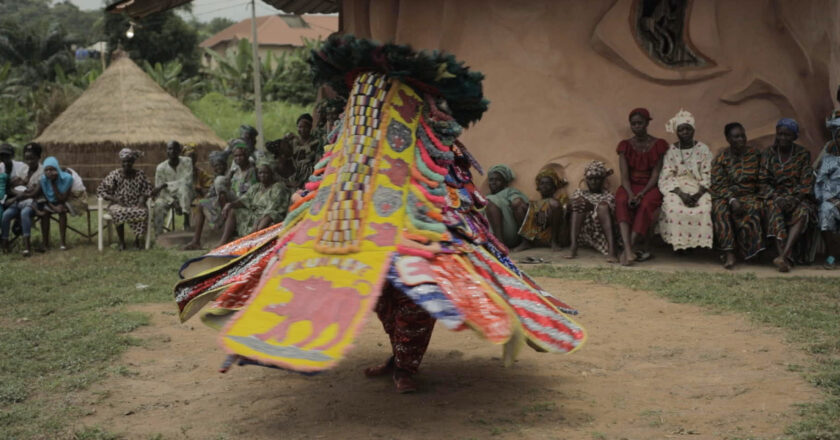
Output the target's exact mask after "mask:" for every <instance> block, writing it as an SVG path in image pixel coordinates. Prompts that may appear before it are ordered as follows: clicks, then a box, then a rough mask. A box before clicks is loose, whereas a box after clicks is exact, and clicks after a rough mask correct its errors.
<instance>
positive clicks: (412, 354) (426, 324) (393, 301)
mask: <svg viewBox="0 0 840 440" xmlns="http://www.w3.org/2000/svg"><path fill="white" fill-rule="evenodd" d="M375 310H376V315H377V316H379V320H380V321H382V327H384V328H385V333H388V337H389V338H390V339H391V350H392V351H393V354H394V363H395V365H396V366H397V367H398V368H402V369H403V370H406V371H409V372H411V373H416V372H417V369H418V368H420V362H421V361H422V360H423V355H424V354H426V348H428V346H429V339H431V337H432V330H434V328H435V319H434V318H432V317H431V316H430V315H429V314H428V313H427V312H426V311H425V310H423V309H422V308H421V307H420V306H418V305H417V304H415V303H414V301H412V300H411V299H410V298H409V297H407V296H405V294H403V293H402V292H400V291H399V290H397V289H395V288H394V287H393V286H391V285H390V284H386V285H385V287H384V289H383V290H382V296H380V297H379V302H377V303H376V308H375Z"/></svg>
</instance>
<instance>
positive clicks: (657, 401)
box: [78, 279, 819, 439]
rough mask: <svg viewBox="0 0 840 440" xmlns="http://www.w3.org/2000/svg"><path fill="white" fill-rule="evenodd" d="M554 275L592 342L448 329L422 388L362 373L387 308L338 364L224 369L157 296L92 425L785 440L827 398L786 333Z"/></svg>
mask: <svg viewBox="0 0 840 440" xmlns="http://www.w3.org/2000/svg"><path fill="white" fill-rule="evenodd" d="M540 281H541V283H542V284H543V286H544V287H546V288H547V290H549V291H552V292H557V293H562V294H560V295H559V296H560V297H561V298H563V299H565V300H567V301H569V302H570V303H571V304H573V305H575V306H576V307H578V308H579V309H580V310H581V315H580V317H579V321H580V322H581V323H582V324H583V325H584V326H585V327H586V329H587V330H588V332H589V341H588V342H587V344H586V345H585V346H584V347H583V348H582V349H581V350H579V351H578V352H576V353H573V354H571V355H566V356H560V355H546V354H540V353H536V352H533V351H531V350H529V349H526V350H523V353H522V356H521V357H520V359H519V360H518V361H517V362H516V364H515V365H514V366H513V367H511V368H504V367H503V366H502V364H501V361H500V359H499V355H500V353H501V349H500V348H499V347H495V346H492V345H491V344H489V343H487V342H485V341H483V340H481V339H479V338H478V337H477V336H475V335H474V334H473V333H471V332H460V333H455V332H451V331H448V330H446V329H444V328H442V327H441V326H438V328H437V329H436V330H435V334H434V337H433V338H432V342H431V345H430V348H429V351H428V354H427V355H426V358H425V360H424V362H423V366H422V369H421V373H420V374H419V376H418V381H419V382H420V385H421V387H422V388H421V391H420V392H418V393H416V394H413V395H398V394H396V393H395V392H394V388H393V385H392V383H391V381H390V380H389V379H387V378H380V379H366V378H364V377H363V376H362V374H361V372H362V369H363V368H364V367H366V366H369V365H373V364H376V363H379V362H380V361H382V360H384V359H385V358H386V356H387V355H388V350H387V345H386V344H387V340H386V337H385V335H384V333H383V332H382V331H381V328H380V326H379V323H378V321H377V320H376V318H375V316H371V319H369V321H368V322H367V324H366V325H365V328H364V330H363V331H362V333H361V335H360V336H359V338H358V346H357V347H356V348H355V349H354V350H352V351H351V352H350V355H349V358H348V359H346V360H345V361H344V362H342V363H341V364H340V365H339V366H338V367H337V368H335V369H334V370H331V371H329V372H326V373H323V374H320V375H317V376H313V377H306V376H303V375H299V374H295V373H290V372H285V371H281V370H275V369H268V368H261V367H254V366H248V367H235V368H234V369H232V370H231V371H230V372H228V373H227V374H225V375H222V374H219V373H217V372H216V368H217V366H218V365H219V363H220V362H221V360H222V358H223V354H222V352H221V351H220V349H219V348H218V347H217V346H216V338H215V333H214V332H213V331H212V330H210V329H208V328H205V327H204V326H203V325H202V324H201V323H200V322H198V321H195V322H188V323H187V324H179V323H178V321H177V318H176V316H175V313H174V305H171V304H154V305H146V306H142V307H140V308H139V309H140V310H142V311H145V312H148V313H150V314H151V317H152V321H151V325H150V326H147V327H143V328H141V329H139V330H137V331H136V332H135V334H136V336H137V337H139V338H142V339H143V340H144V343H143V344H141V345H140V346H139V347H136V348H132V349H130V350H129V351H128V352H127V353H126V354H125V355H124V356H122V358H121V359H119V360H118V361H117V365H116V371H119V372H120V374H115V375H114V377H113V378H112V379H109V380H106V381H105V382H102V383H100V384H98V385H97V386H95V387H94V389H93V390H91V392H90V393H89V394H88V395H87V396H86V397H85V399H84V400H85V401H84V402H82V404H84V405H87V406H88V408H89V412H90V415H89V416H87V417H85V418H83V419H82V420H79V421H78V425H79V427H81V426H84V425H88V426H91V425H98V426H100V427H103V428H106V429H108V430H109V431H112V432H117V433H121V434H124V435H125V436H126V437H127V438H130V439H134V438H138V439H148V438H161V437H162V438H166V439H186V438H189V439H278V438H282V439H369V438H372V439H379V438H381V439H428V438H445V439H483V438H490V437H493V438H500V439H664V438H686V439H725V438H748V437H749V438H752V437H756V438H774V437H777V436H779V435H780V434H782V432H783V430H784V428H785V426H787V425H788V424H789V423H790V422H791V421H793V420H794V419H793V418H794V417H795V412H796V411H795V408H794V407H793V405H794V404H796V403H804V402H809V401H814V400H815V399H817V398H818V397H819V394H818V392H817V391H816V389H814V388H812V387H811V386H809V385H808V384H807V383H806V382H805V381H804V380H803V379H802V377H801V376H800V374H798V373H795V372H791V371H788V370H789V369H788V366H789V365H791V364H800V365H801V364H806V363H807V362H808V360H807V359H806V358H805V355H804V354H803V353H802V352H800V351H798V350H796V349H795V348H793V347H791V346H789V345H788V344H786V343H785V342H784V340H783V337H782V336H781V332H780V331H778V330H775V329H768V328H764V327H759V326H756V325H754V324H751V323H749V322H747V321H746V320H745V319H743V318H742V317H739V316H736V315H718V314H710V313H708V312H707V311H704V310H703V309H700V308H698V307H695V306H691V305H683V304H673V303H669V302H667V301H665V300H662V299H659V298H657V297H656V296H654V295H653V294H650V293H646V292H638V291H632V290H627V289H621V288H614V287H607V286H600V285H596V284H593V283H589V282H569V281H561V280H556V279H541V280H540Z"/></svg>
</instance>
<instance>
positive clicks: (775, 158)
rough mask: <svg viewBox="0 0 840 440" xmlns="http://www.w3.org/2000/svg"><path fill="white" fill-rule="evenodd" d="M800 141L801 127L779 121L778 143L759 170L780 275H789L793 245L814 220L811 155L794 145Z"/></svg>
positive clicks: (777, 127)
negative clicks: (776, 251)
mask: <svg viewBox="0 0 840 440" xmlns="http://www.w3.org/2000/svg"><path fill="white" fill-rule="evenodd" d="M797 137H799V124H797V122H796V121H794V120H793V119H790V118H783V119H780V120H779V122H778V123H777V124H776V139H775V142H774V143H773V145H771V146H769V147H767V149H766V150H764V152H763V154H762V157H761V169H760V170H759V181H761V183H762V189H761V196H762V198H763V199H764V209H765V219H766V222H767V231H766V233H767V236H768V237H771V238H775V239H776V248H777V250H778V253H779V256H778V257H776V258H775V259H774V260H773V264H774V265H775V266H776V268H777V269H778V270H779V272H788V271H790V268H791V263H793V250H794V245H795V244H796V243H797V241H798V240H799V238H800V237H801V236H802V234H803V233H804V232H805V231H806V229H807V228H808V225H809V223H811V219H812V218H813V217H814V204H813V202H812V201H811V200H812V198H811V197H812V195H813V187H814V171H813V169H812V168H811V153H810V152H808V150H807V149H805V147H803V146H801V145H799V144H797V143H795V142H794V141H795V140H796V138H797Z"/></svg>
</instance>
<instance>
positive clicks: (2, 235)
mask: <svg viewBox="0 0 840 440" xmlns="http://www.w3.org/2000/svg"><path fill="white" fill-rule="evenodd" d="M41 151H42V148H41V145H39V144H37V143H34V142H32V143H29V144H27V145H26V146H25V147H23V162H24V164H25V169H26V173H25V175H23V176H21V177H16V178H13V179H11V181H10V182H9V186H11V187H12V188H11V191H10V192H11V195H10V196H9V197H7V198H6V202H5V207H4V211H3V217H2V219H0V246H2V248H3V252H7V253H8V252H9V232H10V231H11V228H12V221H14V220H15V219H19V221H20V228H21V234H22V236H23V247H24V250H23V256H24V257H28V256H30V255H31V254H32V244H31V241H30V237H31V235H32V222H33V221H34V218H35V217H36V216H37V217H41V216H43V215H45V214H46V213H45V212H44V211H42V210H41V209H40V207H39V206H38V202H39V200H38V199H39V198H40V196H41V184H40V179H41V176H42V175H43V173H44V168H43V167H42V166H41V164H40V160H41ZM7 192H9V191H7Z"/></svg>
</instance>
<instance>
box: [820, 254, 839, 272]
mask: <svg viewBox="0 0 840 440" xmlns="http://www.w3.org/2000/svg"><path fill="white" fill-rule="evenodd" d="M823 269H825V270H834V269H837V265H836V264H835V260H834V256H833V255H829V256H828V257H827V258H826V259H825V263H824V264H823Z"/></svg>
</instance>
